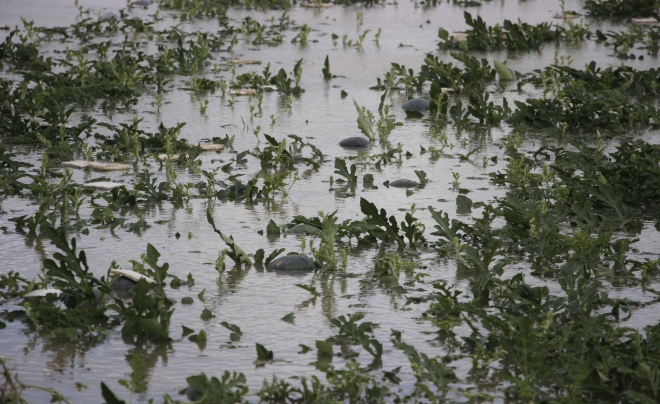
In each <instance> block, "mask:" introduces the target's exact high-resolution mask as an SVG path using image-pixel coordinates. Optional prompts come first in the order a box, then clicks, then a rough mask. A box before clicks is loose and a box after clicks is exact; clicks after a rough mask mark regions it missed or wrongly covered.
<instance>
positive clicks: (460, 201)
mask: <svg viewBox="0 0 660 404" xmlns="http://www.w3.org/2000/svg"><path fill="white" fill-rule="evenodd" d="M456 207H458V209H460V210H466V211H467V210H471V209H472V199H470V198H468V197H467V196H465V195H458V196H457V197H456Z"/></svg>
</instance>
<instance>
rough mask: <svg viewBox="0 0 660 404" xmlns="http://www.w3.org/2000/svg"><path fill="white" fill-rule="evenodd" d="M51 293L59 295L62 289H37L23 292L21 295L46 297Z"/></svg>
mask: <svg viewBox="0 0 660 404" xmlns="http://www.w3.org/2000/svg"><path fill="white" fill-rule="evenodd" d="M51 294H52V295H56V296H59V295H60V294H62V291H61V290H59V289H37V290H33V291H32V292H28V293H26V294H24V295H23V297H46V296H47V295H51Z"/></svg>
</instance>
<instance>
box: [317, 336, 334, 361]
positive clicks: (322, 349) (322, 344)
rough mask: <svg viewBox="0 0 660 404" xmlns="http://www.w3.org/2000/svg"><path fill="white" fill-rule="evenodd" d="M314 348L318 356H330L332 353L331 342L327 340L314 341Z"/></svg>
mask: <svg viewBox="0 0 660 404" xmlns="http://www.w3.org/2000/svg"><path fill="white" fill-rule="evenodd" d="M316 349H318V351H319V357H330V358H332V356H333V355H334V352H333V349H332V344H331V343H329V342H327V341H319V340H317V341H316Z"/></svg>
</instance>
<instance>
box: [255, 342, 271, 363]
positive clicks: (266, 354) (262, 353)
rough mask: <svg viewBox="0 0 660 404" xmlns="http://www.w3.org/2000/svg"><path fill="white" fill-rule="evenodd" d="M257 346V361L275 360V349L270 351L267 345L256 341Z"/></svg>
mask: <svg viewBox="0 0 660 404" xmlns="http://www.w3.org/2000/svg"><path fill="white" fill-rule="evenodd" d="M255 345H256V347H257V361H256V362H257V363H259V362H270V361H272V360H273V351H269V350H268V349H266V347H265V346H263V345H261V344H259V343H255Z"/></svg>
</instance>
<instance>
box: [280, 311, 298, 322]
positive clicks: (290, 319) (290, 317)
mask: <svg viewBox="0 0 660 404" xmlns="http://www.w3.org/2000/svg"><path fill="white" fill-rule="evenodd" d="M294 318H296V315H295V314H293V312H291V313H289V314H287V315H286V316H284V317H282V318H281V320H282V321H284V322H285V323H291V324H293V319H294Z"/></svg>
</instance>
